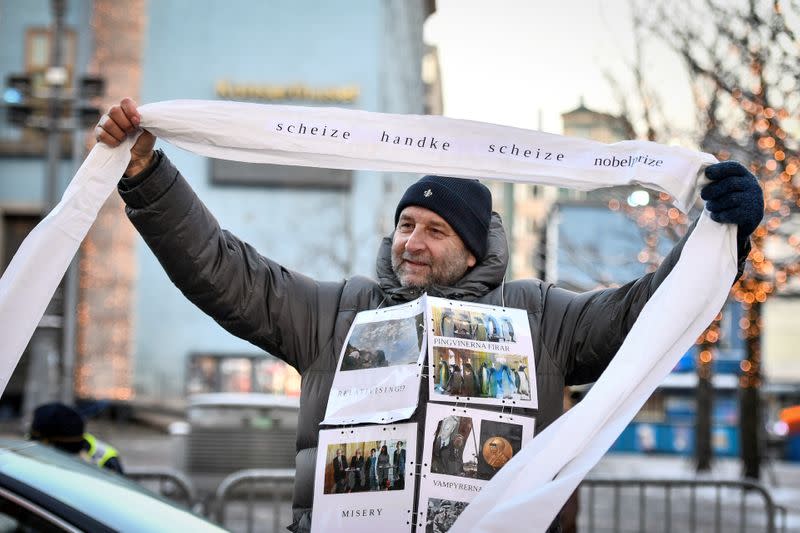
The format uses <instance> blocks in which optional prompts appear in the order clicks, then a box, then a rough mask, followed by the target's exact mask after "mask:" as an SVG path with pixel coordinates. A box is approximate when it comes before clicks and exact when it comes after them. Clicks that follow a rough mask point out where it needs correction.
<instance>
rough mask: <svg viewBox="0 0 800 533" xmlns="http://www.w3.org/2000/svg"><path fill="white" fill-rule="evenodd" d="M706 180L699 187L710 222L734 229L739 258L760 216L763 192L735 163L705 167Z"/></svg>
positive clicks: (761, 213) (742, 168)
mask: <svg viewBox="0 0 800 533" xmlns="http://www.w3.org/2000/svg"><path fill="white" fill-rule="evenodd" d="M706 177H707V178H708V179H710V180H711V183H709V184H708V185H706V186H705V187H703V189H702V190H701V191H700V197H701V198H703V200H705V201H706V209H708V211H709V213H710V214H711V219H712V220H714V221H715V222H720V223H723V224H736V225H737V226H738V231H737V233H736V242H737V244H738V247H739V255H740V256H741V255H746V254H743V252H746V251H747V243H748V238H749V237H750V234H751V233H753V231H755V229H756V228H757V227H758V225H759V224H760V223H761V219H762V218H763V217H764V193H763V192H761V186H760V185H759V184H758V180H757V179H756V177H755V176H753V174H751V173H750V171H749V170H747V169H746V168H744V166H742V164H741V163H739V162H737V161H723V162H722V163H717V164H714V165H711V166H709V167H707V168H706Z"/></svg>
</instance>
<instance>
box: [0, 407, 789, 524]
mask: <svg viewBox="0 0 800 533" xmlns="http://www.w3.org/2000/svg"><path fill="white" fill-rule="evenodd" d="M166 425H167V424H149V425H144V424H142V423H131V422H130V421H128V422H114V421H110V420H92V421H91V422H90V423H89V426H88V428H87V429H88V430H89V431H90V432H92V433H94V434H95V435H96V436H97V437H98V438H100V439H103V440H106V441H108V442H110V443H112V444H113V445H114V446H115V447H117V449H118V450H119V451H120V456H121V457H122V461H123V464H124V466H125V467H126V468H130V469H135V468H148V469H177V470H180V469H181V467H182V463H183V460H182V449H183V439H184V438H185V437H183V436H180V435H170V434H169V433H168V432H167V431H166V430H165V428H166ZM21 435H22V432H21V431H20V429H19V427H18V424H17V425H16V426H15V425H14V424H8V423H6V424H2V425H0V437H20V436H21ZM740 470H741V467H740V464H739V461H738V460H736V459H728V458H720V459H717V460H716V461H715V462H714V465H713V468H712V470H711V472H708V473H705V474H701V475H697V474H696V473H695V472H694V467H693V464H692V460H691V458H688V457H681V456H669V455H640V454H609V455H606V456H605V457H604V458H603V459H602V460H601V461H600V462H599V463H598V465H597V466H596V467H595V468H594V469H593V470H592V472H591V473H590V475H589V477H590V478H607V477H612V478H625V479H630V478H637V479H638V478H644V479H651V480H652V479H700V480H739V479H740V477H739V475H740ZM762 484H763V485H764V486H765V487H766V488H767V490H768V491H769V493H770V495H771V497H772V498H773V500H774V502H775V503H776V504H777V505H780V506H783V507H785V508H786V519H785V522H784V523H785V529H783V531H785V532H787V533H800V463H788V462H771V463H768V464H766V465H765V467H764V478H763V479H762ZM637 490H638V489H635V488H630V489H622V491H621V493H619V494H618V496H620V498H621V503H619V504H618V507H617V508H616V509H615V505H616V504H615V503H614V501H613V491H611V492H609V493H608V494H607V495H606V496H603V493H601V492H600V489H597V490H596V491H595V493H594V494H593V495H592V496H589V494H588V492H587V489H586V488H584V489H583V490H582V492H581V498H580V499H581V504H580V505H581V514H580V518H579V529H578V531H581V532H582V533H583V532H585V531H589V530H590V528H589V527H588V526H589V525H593V526H594V529H593V531H595V532H597V533H600V532H608V533H611V532H615V533H616V532H624V531H639V530H640V526H641V524H643V523H645V524H646V525H645V530H646V531H652V530H657V531H689V530H690V528H688V527H686V526H685V525H680V520H682V519H684V518H687V517H688V514H689V513H690V509H691V507H692V504H691V502H690V501H689V498H688V494H689V493H688V492H686V491H684V492H683V493H680V492H677V493H675V494H673V495H671V496H670V498H669V499H670V501H669V503H668V504H665V501H666V499H667V498H666V496H665V492H664V491H663V490H661V489H648V490H647V491H645V493H644V496H642V494H641V493H639V492H637ZM626 491H627V492H626ZM642 498H644V499H642ZM696 498H697V504H696V509H695V510H693V511H691V512H696V513H697V514H699V515H700V516H701V517H705V519H706V521H705V522H703V521H702V520H701V521H700V522H698V526H697V529H696V531H698V532H702V531H714V529H713V527H712V526H709V525H708V520H710V519H711V518H712V517H713V516H714V515H715V514H717V513H720V514H722V515H723V518H724V520H723V522H722V523H723V528H722V529H721V531H764V529H763V527H764V526H763V525H762V523H761V522H760V520H761V519H762V518H763V516H762V515H763V512H762V510H763V503H762V502H760V501H759V500H758V499H757V498H756V497H755V495H753V494H745V496H744V497H743V496H742V495H741V494H740V493H739V492H735V491H731V490H727V489H726V490H723V491H721V492H720V493H719V494H716V493H714V492H709V493H707V494H706V493H703V492H702V491H700V492H698V494H697V496H696ZM716 498H720V499H721V504H719V510H718V509H717V507H716V506H717V505H718V504H717V502H716V500H715V499H716ZM268 499H269V498H268ZM742 502H744V514H742V511H741V510H740V505H741V504H742ZM266 503H269V502H266ZM665 505H668V506H670V507H669V512H667V508H666V507H665ZM591 506H593V507H594V508H595V511H594V516H593V517H590V514H591V513H590V511H589V507H591ZM645 507H646V509H645ZM287 509H288V507H287V506H285V505H284V506H282V510H281V522H282V523H284V524H285V523H287V522H286V520H287V519H288V516H287V515H286V514H285V513H287ZM263 512H266V511H263ZM270 512H271V511H270ZM615 512H617V513H618V515H620V516H622V517H624V520H622V521H621V522H616V523H615V522H613V517H614V514H615ZM639 513H642V515H641V516H640V514H639ZM259 514H261V513H259V512H257V516H258V515H259ZM645 514H646V515H647V517H646V520H645V519H644V518H642V517H643V516H644V515H645ZM669 514H672V515H673V516H674V517H675V518H674V519H670V518H668V515H669ZM742 516H745V519H744V520H743V519H742ZM284 517H286V518H285V519H284ZM261 518H262V519H261V520H258V521H257V522H256V523H257V524H260V525H259V526H258V527H257V528H256V530H259V531H272V528H271V526H269V529H260V527H262V526H263V527H267V526H266V525H264V524H271V523H272V520H271V519H269V518H268V515H263V516H261ZM643 520H644V522H643ZM664 520H674V522H672V524H673V525H672V526H669V524H670V523H671V522H667V523H666V524H665V523H664ZM226 525H227V526H228V527H230V528H231V530H233V531H236V530H240V525H237V524H229V523H226ZM780 525H782V524H781V522H780V521H779V522H778V526H780ZM665 527H669V528H668V529H665ZM777 531H781V529H780V528H779V529H778V530H777Z"/></svg>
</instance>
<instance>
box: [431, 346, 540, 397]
mask: <svg viewBox="0 0 800 533" xmlns="http://www.w3.org/2000/svg"><path fill="white" fill-rule="evenodd" d="M527 363H528V357H526V356H522V355H506V354H496V353H490V352H479V351H474V350H463V349H454V348H447V347H444V346H436V347H434V348H433V363H432V366H433V368H432V369H431V370H432V372H435V377H434V380H433V387H434V392H435V393H437V394H446V395H448V396H465V397H474V398H497V399H511V400H516V399H523V400H530V399H531V378H530V376H529V375H528V366H527Z"/></svg>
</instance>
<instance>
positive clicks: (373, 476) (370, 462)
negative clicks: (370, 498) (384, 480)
mask: <svg viewBox="0 0 800 533" xmlns="http://www.w3.org/2000/svg"><path fill="white" fill-rule="evenodd" d="M365 469H366V472H367V481H368V489H369V490H371V491H373V490H378V458H377V457H375V448H371V449H370V450H369V457H367V461H366V466H365Z"/></svg>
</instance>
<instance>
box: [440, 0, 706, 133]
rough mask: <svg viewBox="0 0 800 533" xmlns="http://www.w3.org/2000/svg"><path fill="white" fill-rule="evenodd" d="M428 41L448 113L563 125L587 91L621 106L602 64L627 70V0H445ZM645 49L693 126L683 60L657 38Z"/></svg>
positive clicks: (677, 115)
mask: <svg viewBox="0 0 800 533" xmlns="http://www.w3.org/2000/svg"><path fill="white" fill-rule="evenodd" d="M425 40H426V41H427V42H428V43H430V44H434V45H436V46H437V47H438V49H439V59H440V63H441V70H442V84H443V91H444V106H445V113H444V114H445V115H446V116H450V117H454V118H465V119H471V120H479V121H485V122H493V123H498V124H506V125H510V126H517V127H522V128H528V129H542V130H544V131H547V132H551V133H561V128H562V126H561V113H564V112H567V111H570V110H572V109H574V108H576V107H577V106H578V105H579V103H580V101H581V98H583V100H584V102H585V104H586V105H587V106H588V107H589V108H591V109H595V110H597V111H602V112H608V113H616V112H618V111H619V107H618V105H617V104H616V102H615V99H614V93H613V90H612V88H611V85H610V84H609V83H608V81H607V79H606V77H605V75H604V73H605V72H612V73H616V76H617V77H619V76H623V77H624V73H625V72H627V69H626V67H625V65H626V63H628V62H630V61H631V58H632V44H633V31H632V23H631V17H630V8H629V0H562V1H559V2H553V1H546V0H493V1H492V2H488V1H485V0H437V1H436V13H434V14H433V15H432V16H431V17H430V18H429V19H428V21H427V23H426V26H425ZM645 58H646V59H645V65H646V72H647V76H648V78H649V80H650V82H651V84H653V86H654V87H658V89H659V90H661V91H662V92H663V94H666V95H668V96H667V97H666V98H665V99H664V105H665V108H666V109H667V111H668V113H669V116H670V117H671V118H672V119H673V120H674V123H673V126H674V127H676V128H679V129H688V128H691V126H692V122H693V119H694V111H693V102H692V95H691V93H690V90H689V86H688V82H687V80H686V75H685V74H684V70H683V66H682V64H681V63H680V61H679V59H678V58H677V57H676V56H675V55H674V54H672V53H671V52H669V50H668V49H667V48H666V46H664V45H663V44H661V43H658V42H652V43H649V44H648V46H647V47H646V48H645ZM620 73H623V74H620ZM540 112H541V128H540V127H539V126H540V122H539V115H540Z"/></svg>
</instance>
